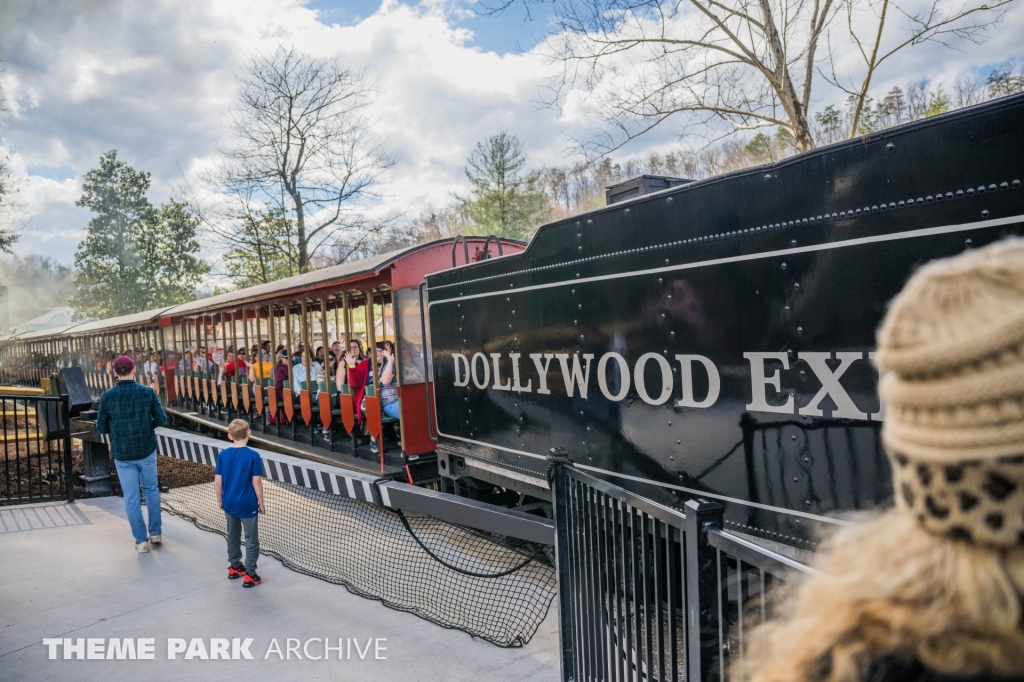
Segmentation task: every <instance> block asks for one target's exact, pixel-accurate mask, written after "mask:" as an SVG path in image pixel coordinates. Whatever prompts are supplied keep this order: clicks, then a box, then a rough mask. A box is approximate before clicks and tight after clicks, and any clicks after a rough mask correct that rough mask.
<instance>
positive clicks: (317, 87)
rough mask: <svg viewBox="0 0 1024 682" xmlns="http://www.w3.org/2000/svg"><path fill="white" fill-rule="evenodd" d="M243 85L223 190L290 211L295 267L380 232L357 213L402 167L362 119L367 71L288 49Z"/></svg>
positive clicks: (262, 57) (368, 92)
mask: <svg viewBox="0 0 1024 682" xmlns="http://www.w3.org/2000/svg"><path fill="white" fill-rule="evenodd" d="M239 86H240V87H239V94H238V108H237V112H236V114H235V116H234V118H233V119H232V122H231V123H232V130H233V132H234V137H235V143H234V145H233V146H232V147H231V148H229V149H228V150H226V156H227V158H228V160H229V164H228V166H227V168H226V169H225V173H224V175H223V176H222V183H221V184H222V185H223V186H224V187H225V189H227V190H228V191H229V192H230V193H234V194H239V195H243V196H252V197H253V198H254V199H256V200H257V201H261V202H263V203H265V204H266V205H267V206H268V207H269V208H270V209H280V210H282V211H284V214H285V215H286V216H287V217H288V218H289V220H290V224H291V225H293V227H294V243H295V250H296V254H297V261H298V262H297V263H296V267H297V269H298V271H299V272H307V271H308V270H309V269H310V267H311V263H312V259H313V257H314V256H315V255H316V254H317V252H318V251H319V250H320V249H321V248H331V247H333V246H335V245H336V244H337V243H338V242H339V241H344V243H346V244H355V246H354V247H353V249H357V248H358V245H359V244H360V243H361V240H360V239H359V238H358V235H371V234H373V233H374V232H376V231H379V230H380V229H382V228H381V223H380V221H375V220H373V219H370V218H367V217H366V215H365V213H364V212H363V211H361V210H360V203H361V202H363V201H365V200H367V199H370V198H375V197H377V196H378V194H377V191H378V188H379V187H380V185H381V183H382V182H383V181H384V180H386V177H387V173H388V171H389V170H390V169H391V168H392V166H393V165H394V163H395V161H394V159H393V158H392V157H391V156H390V155H389V154H388V153H387V152H386V151H385V150H384V148H383V146H382V145H381V144H380V143H379V142H378V141H377V140H376V139H375V137H374V136H373V134H372V132H371V130H370V123H369V121H368V119H367V118H366V115H365V111H366V107H367V106H368V104H369V103H370V101H371V98H372V96H373V87H372V86H373V84H372V82H371V81H370V79H369V78H368V76H367V74H366V73H365V72H363V71H355V70H352V69H350V68H348V67H347V66H345V65H344V64H342V63H341V62H340V61H339V60H337V59H326V58H319V57H313V56H310V55H307V54H304V53H302V52H300V51H298V50H296V49H294V48H283V47H282V48H278V49H277V50H276V51H274V52H272V53H269V54H257V55H255V56H254V57H253V58H252V59H251V61H250V62H249V64H248V66H247V67H246V69H245V71H244V72H243V73H242V74H241V75H240V77H239ZM343 234H344V237H343V236H342V235H343ZM353 235H357V236H356V238H353Z"/></svg>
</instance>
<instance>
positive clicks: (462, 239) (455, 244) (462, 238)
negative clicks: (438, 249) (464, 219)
mask: <svg viewBox="0 0 1024 682" xmlns="http://www.w3.org/2000/svg"><path fill="white" fill-rule="evenodd" d="M459 242H462V249H463V251H464V252H465V254H466V265H469V242H467V241H466V236H465V235H461V234H460V235H459V236H457V237H455V239H454V240H452V267H453V268H454V267H455V265H456V263H455V250H456V249H457V248H458V247H459Z"/></svg>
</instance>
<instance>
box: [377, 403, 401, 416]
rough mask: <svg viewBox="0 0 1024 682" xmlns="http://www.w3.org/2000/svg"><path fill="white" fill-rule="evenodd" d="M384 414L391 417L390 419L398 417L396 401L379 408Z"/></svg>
mask: <svg viewBox="0 0 1024 682" xmlns="http://www.w3.org/2000/svg"><path fill="white" fill-rule="evenodd" d="M380 409H381V411H382V412H384V414H386V415H387V416H389V417H391V418H392V419H398V401H397V400H396V401H395V402H393V403H388V404H387V405H384V406H383V407H381V408H380Z"/></svg>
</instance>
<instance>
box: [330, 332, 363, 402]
mask: <svg viewBox="0 0 1024 682" xmlns="http://www.w3.org/2000/svg"><path fill="white" fill-rule="evenodd" d="M341 359H342V361H341V362H339V363H338V369H337V370H336V371H335V375H334V376H335V383H336V384H337V386H338V390H339V391H340V390H341V387H342V386H344V385H345V384H348V383H349V371H350V370H352V369H355V368H356V367H357V366H358V365H359V364H360V363H361V362H363V361H364V360H366V356H365V355H364V354H363V342H362V341H360V340H359V339H352V340H351V341H349V342H348V352H347V353H345V354H343V355H342V356H341ZM351 385H352V386H365V385H366V378H365V376H364V377H363V379H362V381H359V382H356V383H352V384H351Z"/></svg>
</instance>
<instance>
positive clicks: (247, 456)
mask: <svg viewBox="0 0 1024 682" xmlns="http://www.w3.org/2000/svg"><path fill="white" fill-rule="evenodd" d="M250 435H252V434H251V433H250V432H249V424H247V423H246V422H245V421H244V420H242V419H236V420H234V421H233V422H231V423H230V424H228V438H230V439H231V442H232V443H234V444H235V447H233V448H225V449H223V450H221V451H220V454H219V455H217V468H216V476H215V477H214V479H213V487H214V489H216V491H217V505H218V506H219V507H220V508H221V509H223V510H224V515H225V516H226V517H227V522H228V578H231V579H232V580H234V579H236V578H244V580H243V581H242V587H256V586H257V585H259V584H260V577H259V576H258V575H256V560H257V559H258V558H259V556H260V535H259V524H258V521H257V519H258V518H259V517H258V516H257V515H256V514H257V512H258V513H260V514H265V513H266V509H265V508H264V506H263V478H262V476H263V460H262V459H260V454H259V453H258V452H256V451H255V450H253V449H252V448H250V447H247V445H248V443H249V436H250ZM243 528H244V529H245V565H244V566H243V565H242V546H241V542H242V538H241V532H242V529H243Z"/></svg>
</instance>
